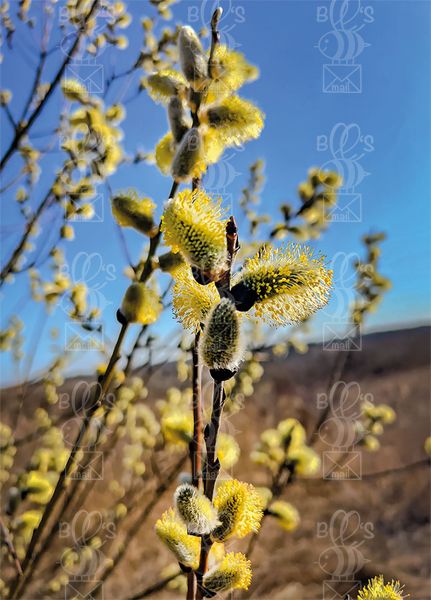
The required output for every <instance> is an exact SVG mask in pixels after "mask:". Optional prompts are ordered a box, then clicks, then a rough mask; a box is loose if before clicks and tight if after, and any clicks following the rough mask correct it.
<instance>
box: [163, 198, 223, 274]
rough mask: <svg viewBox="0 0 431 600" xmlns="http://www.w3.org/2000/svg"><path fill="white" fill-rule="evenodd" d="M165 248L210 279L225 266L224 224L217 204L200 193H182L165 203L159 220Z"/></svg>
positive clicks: (218, 203)
mask: <svg viewBox="0 0 431 600" xmlns="http://www.w3.org/2000/svg"><path fill="white" fill-rule="evenodd" d="M162 232H163V236H164V239H165V242H166V244H168V245H169V246H171V248H172V250H173V251H174V252H181V254H182V255H183V256H184V258H185V259H186V260H187V261H188V262H189V263H190V264H191V265H192V266H194V267H197V268H198V269H201V270H202V271H204V272H206V273H207V274H208V275H211V276H213V277H214V278H215V277H217V275H218V274H219V273H220V272H223V270H224V269H225V265H226V256H227V247H226V224H225V222H224V221H223V220H222V211H221V208H220V202H215V201H214V200H212V198H210V197H209V196H208V195H207V194H205V192H203V191H202V190H194V191H192V190H184V191H183V192H180V193H179V194H177V196H176V197H175V198H172V199H171V200H169V201H168V202H167V203H166V207H165V210H164V213H163V218H162Z"/></svg>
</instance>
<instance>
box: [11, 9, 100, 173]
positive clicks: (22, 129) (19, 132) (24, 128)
mask: <svg viewBox="0 0 431 600" xmlns="http://www.w3.org/2000/svg"><path fill="white" fill-rule="evenodd" d="M99 2H100V0H94V1H93V4H92V5H91V7H90V10H89V11H88V13H87V15H86V17H85V19H84V21H83V23H82V25H81V26H80V28H79V30H78V33H77V35H76V38H75V41H74V42H73V44H72V47H71V48H70V50H69V51H68V52H67V55H66V57H65V59H64V60H63V62H62V64H61V66H60V68H59V69H58V71H57V73H56V75H55V77H54V79H53V80H52V82H51V84H50V86H49V88H48V91H47V92H46V94H45V96H44V98H43V100H42V101H41V102H40V103H39V104H38V105H37V106H36V108H35V109H34V111H33V112H32V113H31V114H30V116H29V117H28V119H26V120H25V121H24V122H20V123H18V126H17V128H16V130H15V135H14V137H13V140H12V142H11V143H10V145H9V147H8V149H7V150H6V152H5V154H4V156H3V158H2V159H1V161H0V171H2V170H3V168H4V167H5V166H6V164H7V163H8V161H9V159H10V157H11V156H12V154H13V153H14V152H15V150H16V149H17V148H18V146H19V143H20V141H21V139H22V138H23V136H24V135H26V134H27V133H28V131H29V129H30V128H31V126H32V125H33V123H34V122H35V120H36V119H37V117H38V116H39V114H40V113H41V111H42V110H43V108H44V107H45V106H46V104H47V102H48V100H49V98H50V97H51V96H52V94H53V93H54V91H55V90H56V88H57V86H58V84H59V83H60V81H61V78H62V77H63V74H64V72H65V70H66V68H67V65H68V64H69V63H70V61H71V60H72V58H73V57H74V56H75V54H76V52H77V51H78V49H79V45H80V43H81V40H82V38H83V36H84V34H85V33H86V31H87V24H88V22H89V21H90V19H91V18H92V17H93V15H94V13H95V12H96V10H97V8H98V5H99ZM39 67H40V63H39ZM39 67H38V70H39ZM42 67H43V63H42ZM37 77H40V74H39V75H38V72H37V73H36V79H35V82H34V84H36V85H37ZM32 97H33V96H32ZM30 102H31V99H30Z"/></svg>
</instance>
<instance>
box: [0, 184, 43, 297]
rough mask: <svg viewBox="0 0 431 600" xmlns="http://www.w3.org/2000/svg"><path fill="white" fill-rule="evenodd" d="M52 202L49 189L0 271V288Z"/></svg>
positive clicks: (13, 268)
mask: <svg viewBox="0 0 431 600" xmlns="http://www.w3.org/2000/svg"><path fill="white" fill-rule="evenodd" d="M53 200H54V196H53V195H52V193H51V188H50V189H49V191H48V193H47V194H46V196H45V198H44V199H43V200H42V202H41V203H40V204H39V206H38V208H37V210H36V212H35V213H34V214H33V216H32V217H31V219H30V220H29V221H28V223H27V225H26V227H25V230H24V233H23V234H22V237H21V240H20V241H19V243H18V245H17V247H16V248H15V250H14V251H13V253H12V256H11V257H10V259H9V260H8V262H7V263H6V265H5V266H4V267H3V269H2V270H1V273H0V287H1V286H2V285H3V284H4V283H5V280H6V277H7V276H8V275H9V274H10V273H13V272H14V270H15V266H16V264H17V262H18V260H19V257H20V256H21V253H22V251H23V249H24V247H25V245H26V243H27V241H28V238H29V237H30V235H31V232H32V229H33V227H34V225H35V223H36V222H37V221H38V220H39V218H40V216H41V215H42V213H43V212H45V210H46V209H47V208H48V207H49V206H50V205H51V203H52V202H53Z"/></svg>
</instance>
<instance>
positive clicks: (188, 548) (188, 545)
mask: <svg viewBox="0 0 431 600" xmlns="http://www.w3.org/2000/svg"><path fill="white" fill-rule="evenodd" d="M156 533H157V535H158V536H159V538H160V539H161V540H162V542H163V543H164V544H166V546H167V547H168V548H169V549H170V550H171V552H173V553H174V555H175V557H176V559H177V560H178V562H180V563H181V564H182V565H184V566H185V567H191V568H193V569H196V567H197V566H198V564H199V550H200V540H199V538H197V537H195V536H192V535H188V533H187V528H186V526H185V525H184V523H183V522H182V521H180V520H179V519H178V518H177V517H176V515H175V512H174V511H173V510H172V508H170V509H169V510H167V511H166V512H164V513H163V515H162V517H161V519H159V520H158V521H157V522H156Z"/></svg>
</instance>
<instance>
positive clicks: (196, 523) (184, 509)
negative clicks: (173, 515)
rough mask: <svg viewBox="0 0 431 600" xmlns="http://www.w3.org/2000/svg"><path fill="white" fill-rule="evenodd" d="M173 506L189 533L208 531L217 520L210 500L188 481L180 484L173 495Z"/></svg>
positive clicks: (197, 533) (198, 533) (200, 533)
mask: <svg viewBox="0 0 431 600" xmlns="http://www.w3.org/2000/svg"><path fill="white" fill-rule="evenodd" d="M174 501H175V507H176V509H177V512H178V514H179V516H180V517H181V519H182V520H183V521H184V523H185V525H186V526H187V531H188V532H189V533H194V534H196V535H204V534H207V533H210V532H211V531H212V530H213V529H214V527H215V526H216V525H217V523H218V522H219V521H218V520H217V512H216V510H215V509H214V507H213V505H212V504H211V501H210V500H209V499H208V498H207V497H206V496H204V495H203V494H202V492H200V491H199V490H198V489H197V488H195V487H194V486H193V485H190V484H189V483H183V484H182V485H180V486H179V487H178V488H177V489H176V491H175V495H174Z"/></svg>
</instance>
